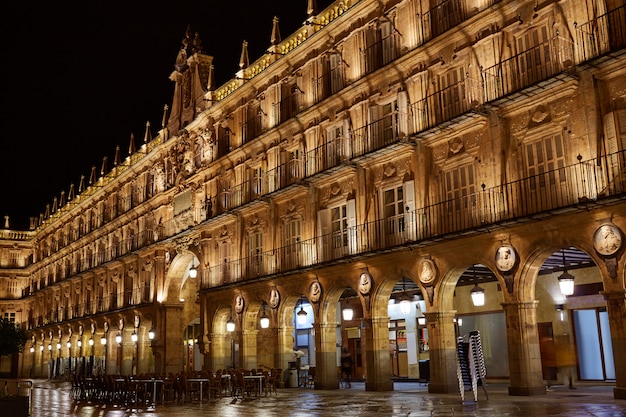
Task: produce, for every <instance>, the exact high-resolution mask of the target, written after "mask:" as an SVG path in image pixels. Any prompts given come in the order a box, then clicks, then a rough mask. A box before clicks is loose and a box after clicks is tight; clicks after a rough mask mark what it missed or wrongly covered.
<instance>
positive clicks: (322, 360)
mask: <svg viewBox="0 0 626 417" xmlns="http://www.w3.org/2000/svg"><path fill="white" fill-rule="evenodd" d="M313 326H314V329H315V389H337V388H339V379H338V378H337V323H336V322H330V323H317V322H315V323H314V324H313Z"/></svg>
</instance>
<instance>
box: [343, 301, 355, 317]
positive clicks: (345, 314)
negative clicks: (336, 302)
mask: <svg viewBox="0 0 626 417" xmlns="http://www.w3.org/2000/svg"><path fill="white" fill-rule="evenodd" d="M341 315H342V316H343V319H344V320H352V317H354V310H353V309H352V306H351V305H350V303H349V302H348V301H346V306H345V307H344V308H343V309H342V310H341Z"/></svg>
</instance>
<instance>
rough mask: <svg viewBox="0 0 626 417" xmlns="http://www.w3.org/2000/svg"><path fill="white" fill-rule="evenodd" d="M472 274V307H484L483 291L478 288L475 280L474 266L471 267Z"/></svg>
mask: <svg viewBox="0 0 626 417" xmlns="http://www.w3.org/2000/svg"><path fill="white" fill-rule="evenodd" d="M472 274H473V276H474V288H472V289H471V290H470V296H471V297H472V304H474V307H481V306H484V305H485V290H484V289H483V288H481V287H479V286H478V280H477V278H476V266H474V265H472Z"/></svg>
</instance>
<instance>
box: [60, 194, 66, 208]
mask: <svg viewBox="0 0 626 417" xmlns="http://www.w3.org/2000/svg"><path fill="white" fill-rule="evenodd" d="M64 205H65V190H61V198H60V199H59V208H61V207H63V206H64Z"/></svg>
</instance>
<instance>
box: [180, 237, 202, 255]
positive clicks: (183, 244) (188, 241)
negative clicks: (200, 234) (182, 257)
mask: <svg viewBox="0 0 626 417" xmlns="http://www.w3.org/2000/svg"><path fill="white" fill-rule="evenodd" d="M190 246H198V241H197V239H196V238H194V237H192V236H183V237H181V238H179V239H176V253H184V252H187V251H188V250H189V247H190Z"/></svg>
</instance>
